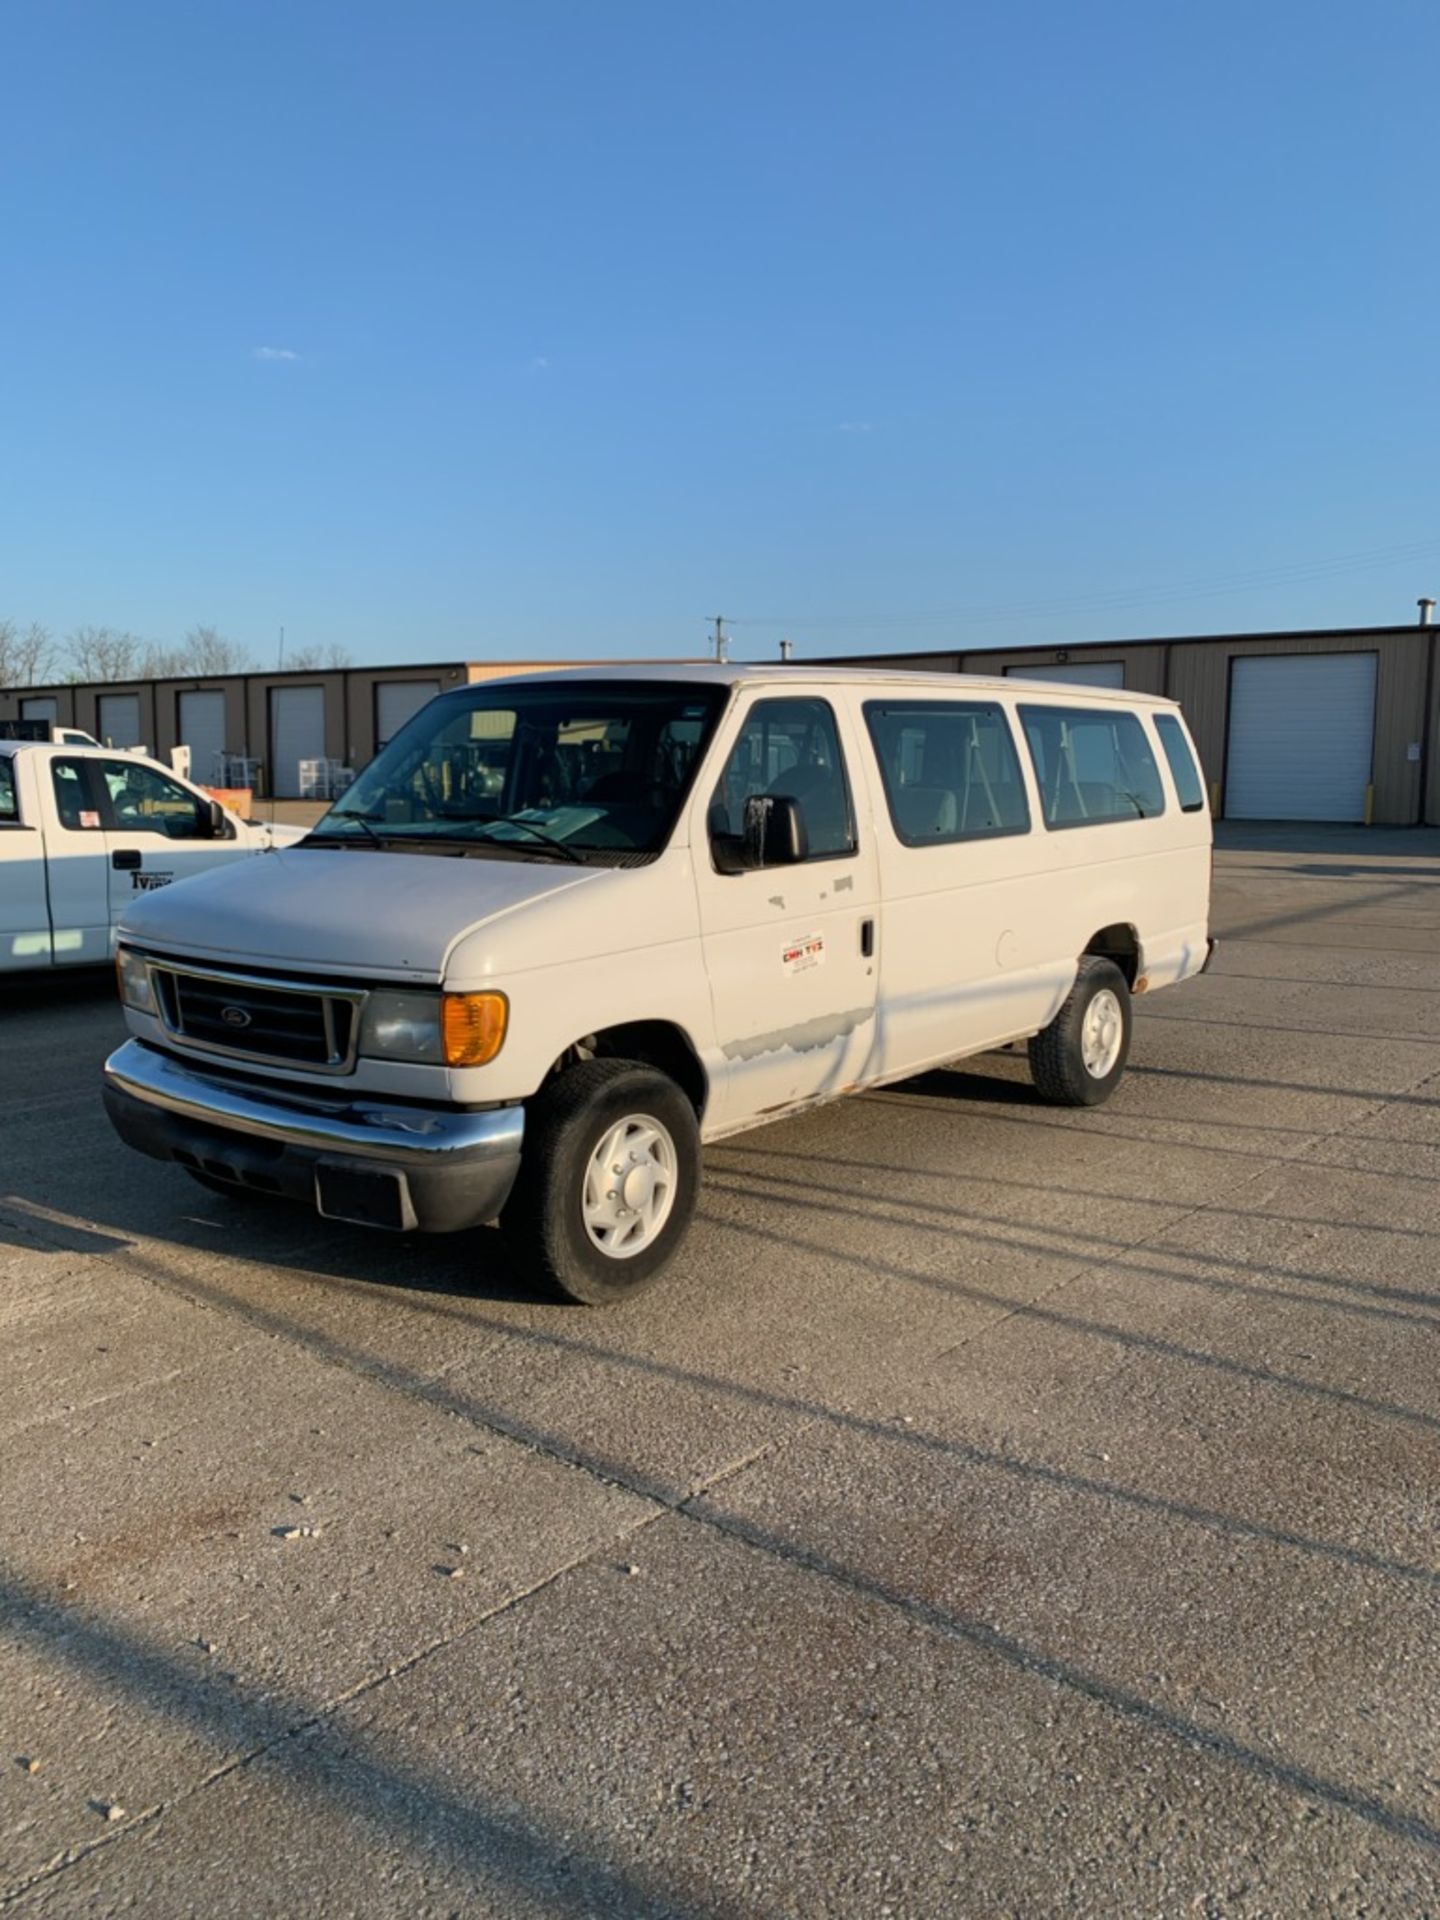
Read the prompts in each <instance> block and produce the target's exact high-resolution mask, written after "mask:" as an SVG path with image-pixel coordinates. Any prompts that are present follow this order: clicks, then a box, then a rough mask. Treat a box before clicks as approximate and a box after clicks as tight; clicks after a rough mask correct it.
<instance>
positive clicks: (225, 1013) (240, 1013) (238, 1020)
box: [220, 1007, 250, 1028]
mask: <svg viewBox="0 0 1440 1920" xmlns="http://www.w3.org/2000/svg"><path fill="white" fill-rule="evenodd" d="M220 1018H221V1019H222V1020H223V1021H224V1022H225V1024H226V1026H227V1027H236V1028H239V1027H248V1026H249V1024H250V1016H249V1014H248V1013H247V1012H246V1011H245V1009H244V1007H222V1008H221V1009H220Z"/></svg>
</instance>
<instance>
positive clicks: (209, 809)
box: [201, 800, 225, 840]
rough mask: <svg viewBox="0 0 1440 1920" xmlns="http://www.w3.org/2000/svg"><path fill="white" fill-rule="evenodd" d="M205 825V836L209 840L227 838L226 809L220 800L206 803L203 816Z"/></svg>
mask: <svg viewBox="0 0 1440 1920" xmlns="http://www.w3.org/2000/svg"><path fill="white" fill-rule="evenodd" d="M201 818H202V820H203V823H204V835H205V838H206V839H207V840H223V839H224V838H225V809H224V807H222V806H221V804H220V802H219V801H218V800H210V801H207V802H206V805H205V809H204V811H203V813H202V816H201Z"/></svg>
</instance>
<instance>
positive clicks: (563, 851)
mask: <svg viewBox="0 0 1440 1920" xmlns="http://www.w3.org/2000/svg"><path fill="white" fill-rule="evenodd" d="M449 817H450V818H451V819H452V820H455V819H461V818H463V817H464V816H463V815H460V814H451V815H450V816H449ZM480 818H481V819H482V820H483V822H484V824H483V825H482V826H481V827H480V828H479V830H478V832H476V833H474V834H469V835H467V836H466V837H467V838H468V839H473V840H486V839H488V840H490V841H491V844H492V845H498V846H503V845H504V844H505V842H504V839H503V837H502V838H501V839H499V840H498V841H497V840H495V839H494V838H493V837H492V836H493V835H494V830H495V828H497V827H519V829H520V830H521V832H522V833H533V834H534V836H535V838H536V839H537V840H538V841H539V843H540V845H541V846H542V847H545V848H546V849H547V850H548V851H549V852H550V853H554V854H558V855H559V857H560V858H561V859H562V860H569V861H571V862H572V863H573V864H574V865H575V866H577V867H583V866H584V865H585V862H584V861H583V860H582V859H581V858H580V855H579V854H578V853H577V852H576V851H575V849H574V847H567V846H566V844H565V842H564V841H563V840H557V839H556V837H555V835H554V834H553V833H546V831H545V829H544V828H543V827H537V826H534V825H532V824H531V822H530V821H528V820H517V819H515V818H514V817H513V816H512V817H511V818H508V819H498V820H497V819H495V818H493V817H492V816H491V815H489V814H484V815H482V816H480Z"/></svg>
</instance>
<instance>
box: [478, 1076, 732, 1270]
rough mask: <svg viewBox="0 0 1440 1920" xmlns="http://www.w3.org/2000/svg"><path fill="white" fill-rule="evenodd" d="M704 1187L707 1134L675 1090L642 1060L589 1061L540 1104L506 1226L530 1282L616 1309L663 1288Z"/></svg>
mask: <svg viewBox="0 0 1440 1920" xmlns="http://www.w3.org/2000/svg"><path fill="white" fill-rule="evenodd" d="M699 1187H700V1127H699V1123H698V1121H697V1120H696V1117H695V1109H694V1107H693V1106H691V1104H690V1101H689V1100H688V1098H687V1097H686V1095H685V1094H684V1093H682V1092H681V1090H680V1088H679V1087H678V1086H676V1084H675V1082H674V1081H673V1080H671V1079H670V1078H669V1077H668V1076H667V1075H665V1074H663V1073H659V1072H657V1071H656V1070H655V1069H654V1068H653V1067H647V1066H645V1065H643V1064H642V1063H641V1062H639V1061H635V1060H586V1061H582V1062H581V1064H580V1065H579V1066H575V1067H570V1068H568V1069H567V1070H566V1071H565V1072H564V1073H562V1074H560V1075H558V1076H557V1077H556V1078H555V1079H554V1080H552V1081H550V1082H549V1084H548V1085H547V1086H546V1087H545V1088H544V1089H543V1090H542V1092H541V1093H540V1094H539V1096H538V1097H537V1098H536V1099H535V1100H534V1101H533V1102H531V1103H530V1106H529V1108H528V1109H527V1112H526V1117H525V1144H524V1148H523V1151H522V1154H521V1161H520V1173H519V1177H518V1178H517V1180H516V1182H515V1186H514V1190H513V1191H512V1193H511V1195H510V1199H509V1201H508V1202H507V1203H506V1207H505V1212H504V1214H503V1216H502V1218H501V1222H500V1224H501V1228H502V1230H503V1231H504V1234H505V1237H506V1239H507V1240H508V1241H509V1243H510V1246H511V1248H512V1249H513V1251H514V1254H515V1256H516V1259H517V1262H518V1263H519V1264H520V1265H521V1267H522V1269H524V1270H525V1271H526V1272H527V1273H535V1274H536V1275H537V1277H538V1278H539V1279H540V1280H541V1281H542V1282H543V1283H544V1284H545V1285H546V1286H548V1287H549V1288H551V1289H552V1290H554V1291H556V1292H558V1293H561V1294H563V1295H564V1296H565V1298H566V1299H568V1300H574V1301H578V1302H579V1303H580V1304H581V1305H582V1306H589V1307H599V1306H608V1305H611V1304H612V1303H613V1302H615V1301H618V1300H628V1299H629V1298H630V1297H631V1295H632V1294H636V1293H640V1292H642V1291H643V1289H644V1288H646V1287H647V1286H649V1285H650V1284H651V1283H652V1282H653V1281H654V1280H656V1279H658V1278H659V1276H660V1274H661V1273H662V1272H663V1270H664V1269H665V1267H666V1266H667V1265H668V1264H669V1262H670V1261H671V1259H672V1258H673V1257H674V1255H675V1252H676V1250H677V1249H678V1247H679V1245H680V1242H681V1241H682V1240H683V1239H684V1237H685V1232H686V1229H687V1228H688V1227H689V1225H690V1217H691V1215H692V1214H693V1213H694V1211H695V1200H696V1196H697V1194H698V1192H699Z"/></svg>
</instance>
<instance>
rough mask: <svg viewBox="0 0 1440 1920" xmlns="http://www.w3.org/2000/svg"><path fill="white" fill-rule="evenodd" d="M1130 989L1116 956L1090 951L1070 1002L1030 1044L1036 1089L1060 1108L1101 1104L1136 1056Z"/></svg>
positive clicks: (1083, 961)
mask: <svg viewBox="0 0 1440 1920" xmlns="http://www.w3.org/2000/svg"><path fill="white" fill-rule="evenodd" d="M1130 1024H1131V1010H1130V989H1129V987H1128V986H1127V985H1126V984H1125V976H1124V974H1123V973H1121V971H1120V969H1119V968H1118V967H1117V966H1116V965H1115V963H1114V961H1113V960H1101V959H1098V958H1097V957H1096V956H1095V955H1093V954H1087V955H1086V956H1085V957H1084V959H1082V960H1081V962H1080V967H1079V971H1078V972H1077V974H1076V976H1075V984H1074V986H1073V987H1072V988H1071V989H1070V992H1069V995H1068V996H1067V998H1066V1001H1065V1004H1064V1006H1062V1007H1061V1009H1060V1011H1059V1013H1057V1014H1056V1016H1055V1018H1054V1019H1053V1020H1052V1021H1051V1022H1050V1024H1049V1026H1048V1027H1046V1029H1045V1030H1044V1032H1043V1033H1037V1034H1036V1035H1035V1037H1034V1039H1033V1040H1032V1041H1031V1042H1030V1074H1031V1078H1032V1079H1033V1080H1034V1082H1035V1091H1036V1092H1037V1093H1038V1094H1039V1095H1040V1098H1041V1099H1042V1100H1046V1101H1048V1102H1049V1103H1050V1105H1051V1106H1055V1107H1098V1106H1099V1105H1100V1103H1101V1101H1102V1100H1108V1099H1109V1098H1110V1096H1111V1094H1112V1093H1113V1092H1114V1091H1115V1089H1116V1087H1117V1086H1118V1085H1119V1083H1120V1076H1121V1074H1123V1073H1124V1071H1125V1062H1126V1060H1127V1059H1128V1058H1129V1057H1130Z"/></svg>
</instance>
